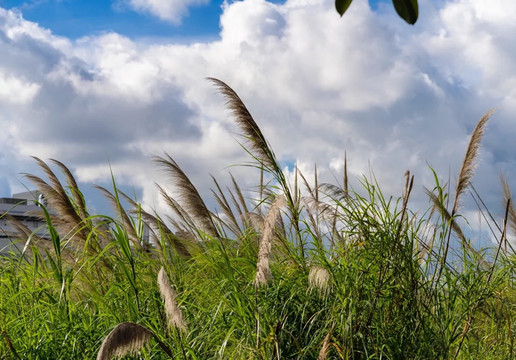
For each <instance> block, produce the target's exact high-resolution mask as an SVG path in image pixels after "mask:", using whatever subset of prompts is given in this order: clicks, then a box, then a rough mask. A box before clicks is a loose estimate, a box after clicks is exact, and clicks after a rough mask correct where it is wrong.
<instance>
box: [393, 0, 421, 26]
mask: <svg viewBox="0 0 516 360" xmlns="http://www.w3.org/2000/svg"><path fill="white" fill-rule="evenodd" d="M392 3H393V4H394V8H395V9H396V12H397V13H398V15H399V16H400V17H401V18H402V19H403V20H405V21H406V22H408V23H409V24H411V25H414V24H415V23H416V21H417V17H418V14H419V10H418V5H417V0H392Z"/></svg>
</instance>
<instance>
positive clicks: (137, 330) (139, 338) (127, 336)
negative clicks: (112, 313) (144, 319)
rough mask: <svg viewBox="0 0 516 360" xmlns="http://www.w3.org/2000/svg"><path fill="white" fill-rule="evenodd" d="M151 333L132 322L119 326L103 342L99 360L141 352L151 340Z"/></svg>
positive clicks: (98, 356) (98, 355) (108, 359)
mask: <svg viewBox="0 0 516 360" xmlns="http://www.w3.org/2000/svg"><path fill="white" fill-rule="evenodd" d="M151 335H152V333H151V331H150V330H149V329H147V328H145V327H144V326H142V325H138V324H135V323H131V322H123V323H121V324H118V325H117V326H116V327H115V328H114V329H113V330H111V332H110V333H109V334H108V336H106V338H105V339H104V341H103V342H102V346H101V347H100V350H99V353H98V354H97V360H110V359H111V358H112V357H114V356H115V357H122V356H125V355H130V354H134V353H137V352H138V351H140V350H141V349H142V348H143V346H145V344H147V343H148V342H149V340H150V338H151Z"/></svg>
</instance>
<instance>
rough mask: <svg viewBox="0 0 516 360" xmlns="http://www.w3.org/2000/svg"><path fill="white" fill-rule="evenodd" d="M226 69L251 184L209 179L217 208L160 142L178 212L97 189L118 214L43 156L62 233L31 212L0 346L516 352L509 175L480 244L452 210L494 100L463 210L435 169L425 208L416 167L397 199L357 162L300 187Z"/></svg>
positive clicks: (93, 353) (12, 354) (2, 305)
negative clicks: (417, 192) (485, 245)
mask: <svg viewBox="0 0 516 360" xmlns="http://www.w3.org/2000/svg"><path fill="white" fill-rule="evenodd" d="M213 81H214V82H215V84H216V86H217V87H218V89H219V90H221V92H222V94H223V95H224V96H225V97H226V98H227V100H228V104H229V107H230V109H231V110H232V111H233V113H234V115H235V118H236V122H237V124H238V125H239V127H240V129H241V130H242V135H243V136H244V139H245V141H248V142H249V143H248V147H247V148H246V149H247V151H248V152H249V154H250V155H251V159H252V160H251V161H254V165H255V166H256V169H257V173H256V174H257V180H258V181H257V184H256V188H255V189H253V190H254V191H245V190H244V189H241V188H240V186H239V185H238V182H237V181H236V180H235V179H234V178H233V177H232V176H231V177H230V184H231V187H228V188H226V189H223V187H222V186H220V183H219V182H217V180H215V179H214V190H213V196H214V199H215V201H216V203H217V204H218V207H219V208H218V210H210V209H209V208H208V207H207V206H206V205H205V201H204V200H203V199H202V198H201V197H200V195H199V192H198V191H197V190H196V188H195V185H194V182H195V181H194V180H195V179H189V178H188V176H187V175H186V174H185V173H184V171H183V170H182V169H181V167H180V166H179V164H178V163H177V162H176V161H175V160H173V158H172V157H170V156H169V155H165V156H163V157H158V158H155V160H156V162H157V164H158V165H160V166H161V167H163V169H164V170H165V171H166V172H167V173H168V174H169V175H170V178H171V181H172V183H173V185H175V186H176V190H177V192H178V193H179V196H175V197H174V196H171V195H170V194H168V193H167V192H166V191H165V190H164V188H163V187H159V191H160V193H161V195H162V196H163V197H164V200H165V201H166V203H167V204H168V205H169V208H170V212H169V213H168V214H157V213H155V212H149V211H145V210H144V209H143V208H142V206H141V205H140V204H139V203H138V201H137V200H135V199H132V198H131V197H129V196H127V195H125V194H124V193H122V192H121V191H120V190H119V189H118V188H117V186H116V183H115V181H114V180H113V186H112V189H106V188H101V187H99V190H100V191H101V192H102V193H103V194H104V195H105V196H106V198H107V201H109V202H110V203H111V204H112V205H113V207H114V209H115V214H116V215H115V216H111V217H109V216H105V215H95V216H92V215H90V214H89V212H88V209H87V208H86V205H85V204H86V202H85V201H84V196H83V194H82V192H81V191H80V189H79V188H78V187H77V183H76V182H75V180H74V179H73V175H72V173H71V171H70V170H68V168H66V166H65V165H63V164H62V163H60V162H57V161H55V160H51V162H52V163H53V164H54V165H55V166H57V168H58V169H59V170H60V172H61V173H60V174H56V173H55V172H54V171H53V170H52V168H51V167H50V166H49V165H48V164H47V163H45V162H43V161H42V160H39V159H36V161H37V162H38V164H39V165H40V166H41V168H42V169H43V171H44V173H45V175H46V177H47V180H45V179H43V178H41V177H37V176H34V175H28V176H27V177H28V179H29V180H30V181H31V182H32V183H33V184H34V185H35V186H36V187H37V188H38V189H39V190H40V191H41V192H43V193H44V195H45V197H46V199H48V204H49V208H48V210H47V209H44V213H42V214H41V216H43V217H44V218H45V219H46V222H47V228H48V239H49V240H48V239H44V238H37V237H36V236H35V234H32V233H30V231H27V229H23V227H22V226H21V225H20V224H18V227H19V229H20V236H19V238H20V242H21V243H22V244H27V246H26V250H25V251H24V252H23V253H22V254H21V255H20V254H14V253H13V254H10V255H9V256H5V257H4V258H3V259H2V261H1V266H0V279H1V282H0V333H1V336H2V342H0V356H1V357H2V358H14V359H16V358H18V359H50V358H52V359H54V358H61V359H78V358H81V359H83V358H84V359H94V358H97V359H109V358H111V357H112V356H129V357H131V358H134V357H138V358H143V359H169V358H172V359H321V360H322V359H450V358H457V359H478V358H485V359H509V358H514V357H515V356H516V355H515V348H514V347H515V335H514V330H513V327H514V326H513V324H514V322H515V320H516V288H515V285H514V279H515V269H516V258H515V257H514V252H513V251H512V249H511V248H510V243H508V241H507V237H506V232H507V229H512V228H515V227H516V223H515V216H514V214H515V213H516V212H515V211H514V208H513V207H512V200H510V199H511V195H510V189H509V187H508V185H507V183H506V182H504V183H503V188H504V189H505V191H504V193H505V200H504V204H505V205H507V206H506V207H507V210H506V213H505V214H506V215H505V219H496V220H497V221H498V222H499V223H500V224H501V225H500V231H499V232H494V233H493V237H495V238H496V239H497V240H498V244H494V245H493V249H476V248H474V247H473V246H472V245H471V244H470V241H469V239H468V235H467V234H468V231H463V229H461V228H460V226H459V223H458V222H457V218H458V217H459V216H462V214H461V212H460V207H459V205H458V204H459V200H460V199H459V197H461V196H464V193H465V191H466V190H468V189H470V188H471V179H472V178H473V175H474V173H473V170H474V164H475V161H476V153H477V152H478V145H479V143H480V139H481V135H482V133H483V131H484V129H485V125H486V123H487V119H488V118H489V115H490V113H488V114H486V116H484V118H482V120H481V123H480V125H479V126H478V127H477V128H480V129H481V131H477V130H476V131H475V133H474V134H473V140H472V145H470V147H469V148H470V150H468V151H467V154H468V155H466V160H465V163H464V164H465V165H464V166H463V170H461V171H460V173H459V175H458V179H459V181H458V184H457V187H456V190H455V193H454V194H451V195H454V196H455V200H454V202H453V204H452V206H451V208H449V207H448V205H449V204H448V203H449V201H448V199H449V198H450V196H451V195H450V194H448V193H447V191H446V186H444V185H443V184H441V183H440V182H439V181H438V176H437V174H435V173H434V175H435V179H436V182H435V186H434V188H433V189H432V190H426V192H427V193H428V195H429V199H430V209H429V210H428V211H427V212H425V213H423V215H417V214H416V213H413V212H412V211H411V210H410V208H409V199H410V196H411V194H412V192H413V191H414V178H413V176H411V175H410V173H407V174H406V178H405V186H404V187H402V188H401V187H400V193H401V195H400V196H399V197H386V196H385V195H384V194H383V193H382V190H381V186H380V184H379V183H378V181H377V180H376V179H375V178H366V177H363V178H361V179H359V180H360V184H361V185H360V188H358V189H353V188H351V187H350V186H349V185H348V174H347V171H345V172H344V174H343V179H344V183H343V185H342V186H339V185H336V184H328V183H319V180H318V179H317V172H316V178H315V179H314V182H315V186H313V185H310V183H309V181H307V179H306V178H305V177H304V175H303V174H301V173H300V172H299V171H298V170H297V169H296V171H295V180H294V184H290V183H289V182H288V181H287V178H286V177H285V175H284V174H283V172H282V171H281V167H280V165H279V163H278V161H277V160H276V157H275V155H274V152H273V151H272V147H271V146H270V144H268V142H267V141H266V139H265V137H264V135H263V134H262V132H261V131H260V129H259V127H258V125H257V123H256V122H255V121H254V119H253V118H252V116H251V114H250V112H249V111H248V110H247V108H246V107H245V105H244V104H243V102H242V100H241V99H240V98H239V97H238V95H237V94H236V93H235V92H234V91H233V90H232V89H231V88H229V87H228V86H227V85H226V84H224V83H223V82H221V81H219V80H213ZM346 168H347V167H346V166H345V169H346ZM429 171H431V170H429ZM61 178H64V179H65V180H64V181H65V182H62V181H61V180H60V179H61ZM401 180H402V177H401V176H400V183H401ZM299 184H303V185H302V186H300V185H299ZM471 189H473V188H471ZM505 205H504V206H505ZM479 211H481V212H482V213H483V214H484V215H485V216H486V217H489V216H491V214H490V213H489V211H488V210H487V209H485V208H483V207H482V208H480V209H479ZM144 227H145V228H147V229H148V230H149V234H150V239H151V241H150V242H148V241H147V240H146V239H145V238H144V231H143V229H144ZM21 230H24V231H21ZM452 253H456V254H454V256H450V254H452Z"/></svg>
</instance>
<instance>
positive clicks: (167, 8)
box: [122, 0, 209, 25]
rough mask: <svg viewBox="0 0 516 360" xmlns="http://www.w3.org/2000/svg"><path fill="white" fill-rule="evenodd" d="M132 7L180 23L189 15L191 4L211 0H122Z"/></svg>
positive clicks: (204, 2) (199, 3)
mask: <svg viewBox="0 0 516 360" xmlns="http://www.w3.org/2000/svg"><path fill="white" fill-rule="evenodd" d="M122 1H123V3H124V4H126V5H127V6H129V7H130V8H131V9H133V10H135V11H137V12H142V13H147V14H150V15H152V16H156V17H158V18H159V19H161V20H163V21H167V22H170V23H172V24H176V25H179V24H181V20H182V19H183V17H184V16H186V15H188V8H189V7H190V6H195V5H201V4H206V3H208V2H209V0H122Z"/></svg>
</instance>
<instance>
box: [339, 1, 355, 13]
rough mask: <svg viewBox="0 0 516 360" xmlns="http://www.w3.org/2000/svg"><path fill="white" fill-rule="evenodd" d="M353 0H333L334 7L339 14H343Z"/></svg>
mask: <svg viewBox="0 0 516 360" xmlns="http://www.w3.org/2000/svg"><path fill="white" fill-rule="evenodd" d="M352 1H353V0H335V8H336V9H337V12H338V13H339V14H340V16H342V15H344V13H345V12H346V10H347V9H348V7H349V5H351V2H352Z"/></svg>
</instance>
